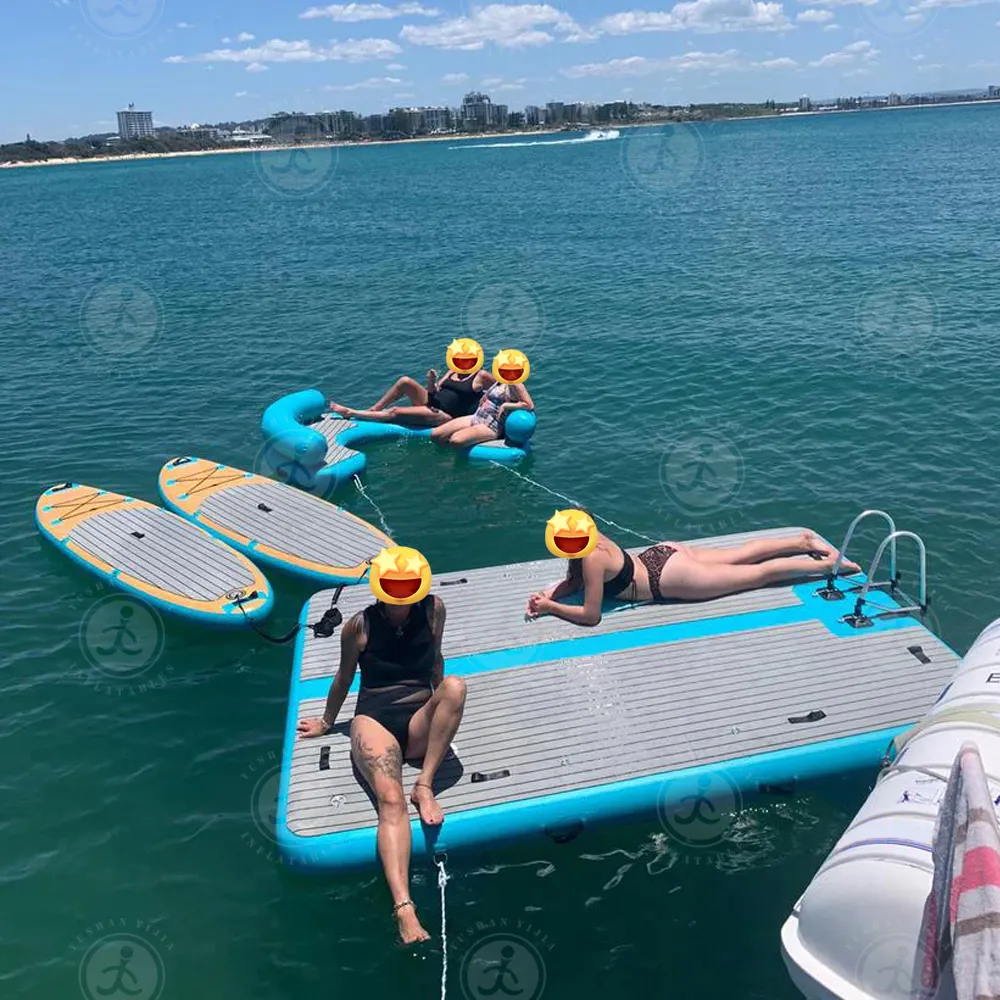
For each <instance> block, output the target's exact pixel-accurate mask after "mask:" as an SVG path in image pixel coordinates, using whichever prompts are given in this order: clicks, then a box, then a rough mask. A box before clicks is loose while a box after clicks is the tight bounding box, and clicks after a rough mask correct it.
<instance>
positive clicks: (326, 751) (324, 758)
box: [319, 747, 330, 771]
mask: <svg viewBox="0 0 1000 1000" xmlns="http://www.w3.org/2000/svg"><path fill="white" fill-rule="evenodd" d="M319 769H320V770H321V771H329V770H330V748H329V747H320V748H319Z"/></svg>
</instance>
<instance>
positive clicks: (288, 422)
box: [260, 389, 513, 465]
mask: <svg viewBox="0 0 1000 1000" xmlns="http://www.w3.org/2000/svg"><path fill="white" fill-rule="evenodd" d="M325 410H326V397H325V396H324V395H323V393H321V392H320V391H319V389H304V390H302V391H301V392H293V393H290V394H289V395H287V396H282V397H281V399H278V400H275V401H274V402H273V403H272V404H271V405H270V406H269V407H268V408H267V409H266V410H265V411H264V416H263V418H262V419H261V422H260V429H261V431H262V432H263V434H264V437H265V438H267V439H268V441H269V442H270V443H271V446H272V447H273V448H274V450H275V451H276V452H278V454H279V455H284V456H285V458H291V459H295V460H296V461H297V462H301V463H303V464H304V465H322V464H323V462H324V461H325V460H326V451H327V445H326V438H325V437H323V435H322V434H320V432H319V431H315V430H313V429H312V428H311V427H306V426H305V425H304V424H303V423H302V421H303V420H312V419H314V418H315V417H318V416H320V415H321V414H322V413H323V412H324V411H325ZM511 415H512V416H513V414H511Z"/></svg>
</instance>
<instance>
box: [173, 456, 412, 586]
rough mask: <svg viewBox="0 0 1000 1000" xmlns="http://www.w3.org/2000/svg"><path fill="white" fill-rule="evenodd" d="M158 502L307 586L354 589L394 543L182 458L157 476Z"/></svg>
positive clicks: (278, 488)
mask: <svg viewBox="0 0 1000 1000" xmlns="http://www.w3.org/2000/svg"><path fill="white" fill-rule="evenodd" d="M159 488H160V495H161V496H162V497H163V500H164V503H166V505H167V506H168V507H169V508H170V509H171V510H173V511H175V512H176V513H177V514H180V515H181V517H185V518H188V519H189V520H191V521H193V522H194V523H195V524H197V525H199V526H200V527H202V528H204V529H205V530H207V531H209V532H211V533H212V534H213V535H215V536H217V537H218V538H221V539H223V540H224V541H225V542H227V543H228V544H229V545H231V546H233V547H234V548H237V549H239V550H240V551H241V552H243V553H245V554H246V555H248V556H249V557H250V558H251V559H254V560H255V561H260V562H262V563H264V564H266V565H267V566H272V567H277V568H279V569H283V570H285V571H287V572H289V573H293V574H295V575H296V576H300V577H304V578H305V579H307V580H309V581H310V582H312V583H320V584H334V585H335V584H341V583H357V582H358V581H359V580H361V579H362V577H364V575H365V573H366V571H367V569H368V562H369V560H371V559H373V558H374V557H375V556H377V555H378V553H379V552H380V551H381V550H382V549H383V548H384V547H386V546H390V545H392V544H393V542H392V539H391V538H389V536H388V535H386V534H385V533H384V532H382V531H379V529H378V528H376V527H374V526H372V525H370V524H369V523H368V522H367V521H362V520H361V518H359V517H355V516H354V515H353V514H351V513H349V512H348V511H346V510H343V509H342V508H340V507H336V506H334V505H333V504H331V503H327V502H326V501H325V500H322V499H320V498H319V497H315V496H312V495H310V494H309V493H304V492H303V491H301V490H297V489H294V488H293V487H291V486H288V485H286V484H284V483H279V482H275V480H273V479H267V478H266V477H264V476H259V475H256V474H255V473H252V472H244V471H243V470H241V469H234V468H231V467H230V466H228V465H220V464H218V463H217V462H212V461H209V460H208V459H204V458H192V457H182V458H175V459H172V460H171V461H169V462H167V463H166V465H164V466H163V468H162V469H161V470H160V476H159Z"/></svg>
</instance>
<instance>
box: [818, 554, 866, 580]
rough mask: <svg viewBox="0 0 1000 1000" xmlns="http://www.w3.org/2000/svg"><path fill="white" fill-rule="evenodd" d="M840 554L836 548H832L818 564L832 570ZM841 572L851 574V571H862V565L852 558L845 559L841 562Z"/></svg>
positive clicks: (846, 574)
mask: <svg viewBox="0 0 1000 1000" xmlns="http://www.w3.org/2000/svg"><path fill="white" fill-rule="evenodd" d="M838 554H839V553H838V552H837V550H836V549H830V550H829V552H828V554H827V555H826V556H825V558H823V559H822V560H821V561H820V562H819V563H818V565H819V566H822V567H823V569H825V570H832V569H833V567H834V566H836V565H837V556H838ZM839 572H840V573H842V574H843V575H845V576H850V574H851V573H860V572H861V567H860V566H859V565H858V564H857V563H856V562H852V561H851V560H850V559H844V560H842V561H841V563H840V570H839Z"/></svg>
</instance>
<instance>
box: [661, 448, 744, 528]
mask: <svg viewBox="0 0 1000 1000" xmlns="http://www.w3.org/2000/svg"><path fill="white" fill-rule="evenodd" d="M745 474H746V470H745V468H744V465H743V456H742V455H741V454H740V451H739V449H738V448H737V447H736V445H735V444H733V442H732V441H731V440H730V439H729V438H728V437H727V436H726V435H725V434H722V433H721V432H719V431H714V430H713V431H696V432H695V433H693V434H691V435H690V436H687V437H683V438H681V439H679V440H677V441H675V442H673V443H671V444H670V445H668V447H667V448H666V449H665V450H664V452H663V455H662V457H661V459H660V484H661V485H662V487H663V489H664V491H665V492H666V494H667V496H668V497H669V498H670V499H671V500H672V501H673V502H674V503H675V504H676V505H677V507H679V508H680V510H681V511H682V512H683V513H685V514H687V515H688V516H690V517H706V516H709V515H711V514H714V513H718V512H719V511H721V510H724V509H725V508H726V507H729V506H731V505H732V504H733V503H734V501H735V500H736V498H737V497H738V496H739V493H740V490H741V489H742V488H743V482H744V479H745Z"/></svg>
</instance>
